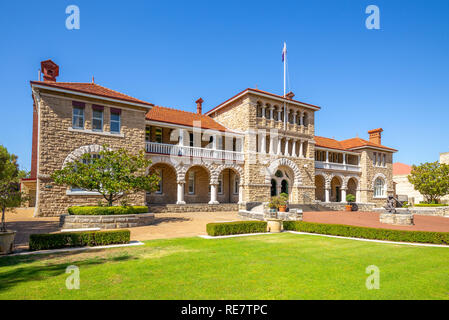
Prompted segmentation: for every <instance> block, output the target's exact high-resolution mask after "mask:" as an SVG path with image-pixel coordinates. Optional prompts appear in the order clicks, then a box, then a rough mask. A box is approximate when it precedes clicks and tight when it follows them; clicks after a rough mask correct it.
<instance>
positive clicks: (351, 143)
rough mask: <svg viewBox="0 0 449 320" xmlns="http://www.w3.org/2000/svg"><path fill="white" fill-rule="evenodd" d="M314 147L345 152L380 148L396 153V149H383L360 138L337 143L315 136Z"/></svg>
mask: <svg viewBox="0 0 449 320" xmlns="http://www.w3.org/2000/svg"><path fill="white" fill-rule="evenodd" d="M315 145H316V146H317V147H322V148H330V149H337V150H346V151H350V150H353V149H354V148H359V147H375V148H381V149H386V150H388V151H392V152H396V151H397V150H396V149H393V148H389V147H385V146H383V145H380V144H375V143H372V142H370V141H367V140H364V139H361V138H352V139H347V140H342V141H338V140H335V139H331V138H325V137H320V136H315Z"/></svg>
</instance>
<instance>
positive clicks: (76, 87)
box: [24, 60, 397, 216]
mask: <svg viewBox="0 0 449 320" xmlns="http://www.w3.org/2000/svg"><path fill="white" fill-rule="evenodd" d="M41 67H42V71H43V74H44V81H32V82H31V88H32V95H33V101H34V106H33V149H32V170H31V179H29V180H27V181H26V185H27V188H28V190H31V191H30V192H34V191H33V190H35V196H34V199H35V200H34V201H33V202H34V203H35V206H36V215H39V216H52V215H60V214H62V213H65V212H66V209H67V207H69V206H73V205H88V204H89V205H96V204H97V202H98V201H99V200H101V196H100V195H99V194H98V193H95V192H87V191H85V190H76V189H74V188H70V187H62V186H58V185H55V184H54V183H53V181H51V178H50V175H51V173H52V172H53V171H54V170H57V169H60V168H62V167H63V166H64V165H65V164H66V163H67V162H69V161H74V160H75V159H78V158H79V157H80V156H81V155H83V154H84V153H91V154H92V155H93V156H95V154H96V153H98V152H99V151H100V150H101V146H102V145H103V144H108V145H109V146H111V147H112V148H114V147H115V148H119V147H123V148H126V149H128V150H130V151H132V152H138V151H139V150H141V149H145V151H146V154H147V157H148V158H150V159H151V160H152V165H151V167H150V168H148V170H149V172H153V173H156V174H158V175H159V176H160V177H161V182H160V185H159V188H158V190H157V191H156V192H153V193H151V194H144V193H141V194H130V195H127V201H128V203H131V204H140V205H143V204H145V203H148V204H150V205H151V206H160V207H164V206H165V207H167V206H170V208H171V209H172V210H175V211H176V210H190V209H191V210H203V211H205V210H224V209H226V210H229V209H230V208H231V209H235V210H237V208H238V205H240V206H245V205H248V204H253V203H259V204H260V203H267V202H268V201H269V199H270V197H271V196H273V195H278V194H280V193H281V192H285V193H288V194H289V201H290V203H295V204H304V203H306V204H309V203H314V202H317V201H319V202H322V203H344V202H345V201H346V195H347V194H349V193H351V194H353V195H355V196H356V198H357V202H359V203H372V204H375V205H381V204H383V203H384V202H385V199H386V197H387V195H390V194H393V179H392V163H393V153H394V152H396V151H397V150H395V149H392V148H389V147H386V146H383V145H382V143H381V134H382V129H375V130H371V131H369V132H368V134H369V140H364V139H361V138H352V139H348V140H341V141H337V140H335V139H330V138H325V137H320V136H316V135H315V112H317V111H319V110H320V107H318V106H314V105H311V104H307V103H304V102H300V101H298V100H295V99H294V94H293V93H289V94H287V95H286V96H285V97H284V96H279V95H276V94H272V93H268V92H265V91H261V90H258V89H246V90H244V91H242V92H240V93H238V94H237V95H235V96H233V97H232V98H230V99H229V100H227V101H225V102H223V103H222V104H220V105H218V106H217V107H215V108H213V109H211V110H210V111H208V112H206V113H203V111H202V108H203V102H204V101H203V100H202V99H201V98H200V99H198V100H197V101H196V104H197V112H196V113H192V112H186V111H182V110H177V109H172V108H166V107H161V106H155V105H153V104H152V103H148V102H145V101H142V100H138V99H136V98H132V97H130V96H127V95H125V94H122V93H119V92H117V91H114V90H110V89H108V88H105V87H102V86H100V85H98V84H96V83H94V82H92V83H72V82H71V83H67V82H57V81H56V78H57V76H58V75H59V67H58V66H57V65H56V64H55V63H54V62H52V61H51V60H48V61H44V62H42V66H41ZM24 183H25V182H24ZM224 204H228V206H226V205H224Z"/></svg>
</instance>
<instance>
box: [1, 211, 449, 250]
mask: <svg viewBox="0 0 449 320" xmlns="http://www.w3.org/2000/svg"><path fill="white" fill-rule="evenodd" d="M237 220H241V219H240V218H239V216H238V215H237V213H236V212H192V213H158V214H156V219H155V223H154V224H153V225H150V226H145V227H138V228H130V230H131V240H137V241H144V240H152V239H166V238H180V237H193V236H197V235H206V224H208V223H210V222H224V221H237ZM304 221H308V222H320V223H334V224H347V225H353V226H362V227H374V228H386V229H400V230H421V231H443V232H449V218H443V217H432V216H419V215H415V225H414V226H392V225H386V224H382V223H380V222H379V214H378V213H375V212H343V211H330V212H305V213H304ZM6 222H7V227H8V229H10V230H16V231H18V233H17V235H16V248H17V249H26V248H27V247H28V240H29V236H30V234H32V233H48V232H57V231H59V230H60V228H59V218H58V217H51V218H33V211H32V210H26V209H25V210H24V209H19V210H17V213H7V216H6Z"/></svg>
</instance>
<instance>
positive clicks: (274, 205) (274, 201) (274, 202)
mask: <svg viewBox="0 0 449 320" xmlns="http://www.w3.org/2000/svg"><path fill="white" fill-rule="evenodd" d="M268 207H269V208H270V214H271V216H277V211H278V207H279V199H278V197H271V200H270V202H269V203H268Z"/></svg>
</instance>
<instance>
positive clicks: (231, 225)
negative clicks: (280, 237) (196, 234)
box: [206, 221, 267, 236]
mask: <svg viewBox="0 0 449 320" xmlns="http://www.w3.org/2000/svg"><path fill="white" fill-rule="evenodd" d="M206 230H207V234H208V235H210V236H226V235H231V234H243V233H262V232H267V223H266V222H265V221H236V222H223V223H208V224H207V225H206Z"/></svg>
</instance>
